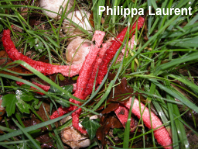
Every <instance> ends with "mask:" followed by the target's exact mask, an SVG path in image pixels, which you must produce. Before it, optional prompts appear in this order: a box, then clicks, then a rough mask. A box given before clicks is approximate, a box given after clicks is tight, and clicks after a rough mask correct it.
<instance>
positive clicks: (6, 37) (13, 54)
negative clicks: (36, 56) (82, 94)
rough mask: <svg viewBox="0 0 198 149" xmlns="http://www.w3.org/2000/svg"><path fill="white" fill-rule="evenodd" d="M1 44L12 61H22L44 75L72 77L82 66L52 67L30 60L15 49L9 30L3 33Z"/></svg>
mask: <svg viewBox="0 0 198 149" xmlns="http://www.w3.org/2000/svg"><path fill="white" fill-rule="evenodd" d="M2 42H3V46H4V49H5V51H6V52H7V54H8V56H9V57H10V58H11V59H12V60H13V61H15V60H22V61H24V62H26V63H28V64H29V65H30V66H32V67H33V68H35V69H36V70H37V71H40V72H41V73H43V74H46V75H51V74H54V73H62V74H63V75H64V76H70V77H72V76H75V75H77V74H78V73H79V71H80V69H81V66H82V64H79V65H71V66H62V65H52V64H48V63H44V62H40V61H35V60H32V59H30V58H29V57H27V56H25V55H23V54H21V53H19V51H18V50H17V49H16V48H15V45H14V43H13V42H12V40H11V38H10V30H4V31H3V37H2Z"/></svg>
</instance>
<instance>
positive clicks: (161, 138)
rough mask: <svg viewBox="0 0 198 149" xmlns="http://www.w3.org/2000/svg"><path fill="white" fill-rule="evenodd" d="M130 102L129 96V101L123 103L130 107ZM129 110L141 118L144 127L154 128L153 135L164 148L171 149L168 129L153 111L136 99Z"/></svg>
mask: <svg viewBox="0 0 198 149" xmlns="http://www.w3.org/2000/svg"><path fill="white" fill-rule="evenodd" d="M131 102H132V98H130V99H129V101H128V102H127V103H126V104H125V106H126V107H127V108H128V109H130V107H131ZM140 109H141V112H140ZM131 112H132V113H133V114H134V115H135V116H137V117H138V118H139V119H140V118H142V119H143V122H144V124H145V125H146V127H148V128H149V129H156V130H154V136H155V138H156V140H157V142H158V143H159V144H160V145H162V146H163V147H164V148H165V149H172V140H171V137H170V136H169V133H168V131H167V130H166V128H165V127H164V126H163V124H162V122H161V120H160V119H159V118H158V117H157V116H156V115H155V114H154V113H153V112H151V111H149V109H148V108H147V107H145V105H144V104H142V103H140V102H139V101H138V100H137V99H135V100H134V103H133V107H132V111H131ZM150 114H151V117H150ZM150 119H151V121H150ZM151 122H152V125H151Z"/></svg>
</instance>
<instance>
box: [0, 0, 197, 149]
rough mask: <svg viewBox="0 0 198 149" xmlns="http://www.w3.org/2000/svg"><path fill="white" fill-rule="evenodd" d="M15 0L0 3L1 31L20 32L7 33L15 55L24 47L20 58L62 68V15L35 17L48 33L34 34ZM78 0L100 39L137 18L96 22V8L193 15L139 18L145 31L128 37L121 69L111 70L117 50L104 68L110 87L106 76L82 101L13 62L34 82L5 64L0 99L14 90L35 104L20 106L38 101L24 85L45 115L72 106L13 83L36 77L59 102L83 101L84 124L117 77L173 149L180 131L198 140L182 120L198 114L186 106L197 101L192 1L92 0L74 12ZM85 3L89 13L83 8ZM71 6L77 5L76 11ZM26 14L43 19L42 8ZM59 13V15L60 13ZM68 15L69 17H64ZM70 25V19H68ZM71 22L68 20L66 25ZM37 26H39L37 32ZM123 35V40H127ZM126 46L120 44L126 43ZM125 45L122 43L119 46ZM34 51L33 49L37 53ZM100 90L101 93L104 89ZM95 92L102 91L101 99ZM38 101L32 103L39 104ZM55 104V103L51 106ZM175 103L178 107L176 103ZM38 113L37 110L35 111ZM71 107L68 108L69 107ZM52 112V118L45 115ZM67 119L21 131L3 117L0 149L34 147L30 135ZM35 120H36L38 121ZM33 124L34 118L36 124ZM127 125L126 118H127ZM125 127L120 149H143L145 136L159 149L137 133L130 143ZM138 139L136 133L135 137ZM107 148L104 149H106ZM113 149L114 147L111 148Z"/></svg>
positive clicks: (182, 142) (183, 140)
mask: <svg viewBox="0 0 198 149" xmlns="http://www.w3.org/2000/svg"><path fill="white" fill-rule="evenodd" d="M14 1H16V0H3V1H1V2H0V5H1V9H0V32H2V30H3V29H7V28H9V29H11V25H15V26H16V27H18V28H20V29H21V30H22V32H14V31H13V30H12V29H11V30H12V40H13V41H14V43H15V45H16V48H17V49H21V48H23V49H24V50H23V53H24V54H26V53H27V52H28V51H33V52H34V53H35V56H34V59H35V60H38V59H39V58H40V57H41V56H42V55H45V56H46V57H47V58H48V59H49V63H53V64H54V63H56V64H64V65H66V64H67V63H66V61H65V55H64V52H65V50H64V49H65V47H66V46H67V44H68V43H67V41H68V38H69V37H67V36H65V37H63V36H61V28H62V23H63V21H64V19H67V18H66V17H67V14H68V13H65V15H60V16H61V17H60V19H59V20H56V19H51V18H48V17H46V18H44V17H43V18H42V19H40V20H41V21H43V22H42V24H43V25H46V26H49V27H48V28H47V29H45V30H42V29H40V28H39V29H37V28H33V27H32V26H31V25H30V17H29V16H27V17H25V18H24V17H23V16H22V15H21V13H20V8H22V7H24V5H22V4H23V3H22V1H21V3H18V4H17V5H14V4H13V2H14ZM80 3H82V2H80V1H75V5H74V6H73V8H72V9H74V7H76V8H77V7H78V8H80V7H82V6H83V7H84V9H86V10H87V11H92V12H93V21H94V28H93V32H94V31H95V30H102V31H105V32H106V37H116V35H117V34H118V33H119V31H120V30H121V29H122V28H124V27H126V26H128V25H129V24H133V22H135V20H136V19H137V17H138V16H135V17H134V18H131V17H130V16H127V17H126V18H124V17H123V16H121V15H120V16H117V15H112V16H111V15H109V16H107V15H106V14H105V13H103V14H102V15H98V11H99V10H98V7H99V6H107V5H109V6H110V7H114V6H123V8H126V7H128V8H144V10H145V12H146V11H147V10H148V7H149V6H152V7H153V8H156V7H159V8H171V7H175V8H188V7H189V6H191V7H192V15H191V16H190V15H183V16H181V15H178V16H176V15H172V16H157V15H156V16H151V15H146V14H145V16H144V17H145V20H146V21H145V24H144V26H145V27H146V29H145V28H142V29H140V31H137V30H136V34H135V36H136V37H135V38H136V40H137V42H138V44H137V45H135V46H134V48H133V49H130V48H129V47H128V46H127V50H128V51H129V56H127V57H125V58H124V59H123V60H122V61H121V62H120V63H115V61H116V59H117V57H118V55H119V54H120V52H121V48H120V49H119V50H118V52H117V53H116V55H115V56H114V59H113V60H112V63H111V65H110V66H109V69H108V72H115V73H116V76H115V78H114V79H113V80H111V81H109V80H108V79H107V78H108V73H107V75H106V76H105V77H104V79H103V81H102V83H101V84H100V85H99V87H98V88H97V89H96V91H94V90H93V92H92V94H91V95H90V97H89V98H88V99H87V100H86V101H82V100H81V99H78V98H76V97H75V96H73V95H72V94H71V93H70V92H68V91H67V90H64V89H63V88H61V87H60V86H59V85H58V84H56V83H54V82H53V81H52V80H50V79H49V78H48V77H46V76H45V75H43V74H41V73H40V72H38V71H36V70H35V69H33V68H32V67H31V66H29V65H28V64H26V63H24V62H21V61H16V62H14V63H12V64H17V65H18V64H21V65H23V66H24V67H25V68H27V69H28V70H30V71H31V72H33V75H27V74H23V73H17V72H14V71H11V70H9V69H8V68H10V67H12V65H11V64H9V65H7V66H3V65H2V66H0V70H1V71H2V70H4V71H6V72H9V73H10V74H9V75H7V74H4V73H1V72H0V79H1V80H0V84H1V95H2V96H3V95H6V94H10V93H14V92H15V91H16V90H17V89H21V90H25V89H27V90H29V91H30V92H31V94H32V95H33V96H34V97H35V99H33V101H31V103H30V102H27V103H28V104H33V103H34V102H35V103H37V102H38V99H39V98H41V97H40V96H38V95H36V94H34V93H33V91H32V90H30V89H29V88H28V87H27V86H33V87H35V88H36V89H38V90H39V92H42V93H45V94H46V95H45V96H43V97H42V98H43V99H42V100H45V98H50V99H51V102H52V103H51V110H52V109H56V108H57V107H58V105H57V104H58V103H62V104H65V105H66V104H73V103H70V102H69V101H68V100H65V99H64V98H63V97H60V96H57V95H56V94H53V93H49V92H45V91H43V90H42V89H41V88H39V87H37V86H36V85H34V84H32V83H30V82H29V81H26V80H24V79H21V78H18V77H16V76H15V75H18V76H26V77H33V76H34V77H35V76H36V77H38V78H40V79H42V80H44V81H46V82H48V83H49V84H50V85H52V86H54V87H56V88H57V89H58V90H60V91H61V92H63V93H64V94H65V96H67V97H69V98H73V99H75V100H78V101H80V102H82V105H81V106H78V107H79V108H82V109H83V113H82V115H81V120H83V118H84V117H86V115H98V114H100V113H99V112H98V111H96V110H97V109H98V108H99V107H100V106H102V105H103V104H106V99H107V98H108V96H109V93H110V92H111V90H112V89H113V88H114V87H115V86H116V85H117V84H116V81H117V80H120V79H122V78H124V77H125V78H126V79H127V81H128V85H129V86H130V87H132V88H133V89H134V91H137V92H139V93H142V95H143V96H144V97H145V99H146V101H147V104H146V105H147V107H148V108H149V109H151V103H152V105H153V106H154V108H155V110H156V111H157V113H158V114H159V117H160V119H161V120H162V122H163V125H164V126H165V127H166V129H167V130H170V131H171V133H172V140H173V146H174V148H176V149H180V148H184V149H188V148H191V144H190V143H189V142H188V140H187V135H186V133H187V132H186V129H185V128H186V127H187V128H188V129H190V130H191V131H192V132H193V133H194V134H196V135H198V131H197V126H196V123H195V120H194V125H189V124H188V123H186V122H185V120H184V119H183V117H182V116H183V115H184V114H185V113H186V112H187V111H188V110H194V111H195V112H196V113H198V106H197V105H196V104H195V103H193V102H192V100H190V99H189V98H188V97H191V98H193V99H196V100H197V99H198V86H197V85H196V84H195V81H196V80H197V77H198V76H197V75H198V74H194V73H193V71H192V70H194V69H195V70H196V69H197V62H198V52H197V48H198V46H197V45H198V44H197V39H198V27H197V25H198V23H197V20H198V13H197V11H198V8H197V6H198V2H196V1H195V0H194V1H193V0H192V1H191V3H190V2H189V1H188V0H187V1H176V0H171V1H168V0H164V1H158V2H156V1H154V0H147V1H143V0H141V1H137V0H134V1H131V0H126V1H125V0H106V1H105V0H98V1H96V0H93V1H92V2H88V4H86V3H85V4H83V5H79V4H80ZM89 4H90V5H91V6H89ZM77 5H78V6H77ZM26 8H28V13H29V14H31V13H33V12H34V13H36V14H38V15H44V14H43V13H42V11H41V10H42V8H39V7H37V6H36V4H35V3H33V4H28V5H27V6H26ZM64 11H65V10H64ZM71 11H72V10H71ZM102 18H104V20H105V21H104V23H103V24H102V23H101V20H102ZM68 20H69V19H68ZM69 21H71V20H69ZM71 23H72V24H73V25H74V26H76V28H78V29H79V30H81V31H82V36H83V37H85V38H87V39H91V38H92V35H93V33H90V32H88V31H86V30H84V29H82V28H81V27H79V26H78V24H75V23H73V22H71ZM42 24H41V25H42ZM127 34H128V33H127ZM144 36H147V39H148V40H144V38H143V37H144ZM128 40H129V39H128V38H126V41H128ZM125 44H126V42H124V43H123V46H124V45H125ZM35 45H39V48H37V47H36V46H35ZM0 49H1V50H3V46H0ZM182 70H185V71H186V72H188V73H187V74H184V73H181V71H182ZM15 81H20V82H23V83H25V84H26V85H27V86H26V87H27V88H25V87H18V86H17V85H16V84H15ZM173 85H175V86H177V87H178V88H180V90H182V91H183V92H185V94H188V96H184V94H182V92H180V90H177V89H176V88H175V87H174V86H173ZM104 86H105V88H103V87H104ZM101 89H103V90H102V92H101ZM38 97H39V98H38ZM99 97H101V99H100V101H97V102H95V99H96V98H99ZM55 99H56V100H55ZM175 99H177V101H176V100H175ZM91 101H92V102H93V106H88V103H89V102H91ZM35 105H37V106H39V104H38V103H37V104H35ZM73 105H75V104H73ZM178 105H180V106H181V105H182V106H183V107H185V110H184V111H180V109H179V108H178ZM36 110H37V109H36V108H35V107H32V108H31V109H30V111H31V113H34V114H35V113H36V112H35V111H36ZM16 112H17V113H20V114H22V115H23V114H24V113H21V112H20V110H19V109H18V108H17V107H16ZM51 112H52V111H51ZM71 113H72V112H70V113H68V114H66V115H64V116H62V117H60V118H56V119H54V120H48V121H45V122H44V121H43V122H42V123H40V124H36V125H34V126H29V127H26V128H25V127H24V126H23V123H22V119H21V118H20V117H19V116H17V114H13V115H12V116H10V117H9V118H8V117H6V115H4V121H5V122H4V123H5V126H0V129H1V130H2V131H4V134H3V135H1V136H0V141H1V142H0V146H3V147H5V148H17V147H18V148H20V147H21V145H23V144H28V147H27V148H41V146H40V144H39V142H38V141H36V140H35V137H34V135H33V134H34V133H30V132H34V131H37V129H39V128H41V127H43V126H45V127H47V126H48V125H49V124H51V125H52V126H54V125H53V124H54V123H55V122H57V121H59V120H61V119H62V118H64V117H66V116H68V115H71ZM37 117H38V118H39V115H37ZM7 119H9V121H12V122H14V123H15V125H16V126H17V128H19V129H18V130H12V129H10V128H9V125H8V124H7ZM39 119H40V118H39ZM129 120H130V117H129ZM142 123H143V121H142V120H140V121H139V124H140V125H141V124H142ZM129 124H130V123H129V121H128V123H127V125H126V129H125V131H124V140H123V142H121V143H119V145H120V146H122V147H123V148H129V147H131V146H133V145H135V139H138V138H142V141H143V146H142V148H145V147H146V142H147V140H146V135H147V134H148V135H149V136H150V140H152V144H153V146H154V147H158V146H159V145H158V144H157V143H156V141H155V138H154V135H153V130H148V131H147V130H145V129H144V128H142V133H141V134H140V135H139V134H138V133H135V136H134V137H133V138H131V137H130V133H129V129H130V128H129ZM52 128H53V129H52V130H50V132H49V133H50V134H51V133H54V134H55V136H53V138H55V139H54V142H53V143H54V146H56V147H57V148H62V147H63V145H64V144H63V143H62V142H61V138H60V135H59V132H60V129H62V127H59V128H55V127H52ZM135 132H137V130H136V131H135ZM16 136H20V138H21V139H20V140H19V139H16ZM107 138H108V139H109V140H110V141H111V142H113V144H114V145H117V144H116V143H115V142H114V141H113V140H114V139H113V138H112V137H111V136H107ZM98 144H100V142H99V141H96V140H95V142H93V146H94V145H98ZM108 147H109V146H108V145H107V147H106V148H108ZM113 148H118V147H115V146H114V147H113Z"/></svg>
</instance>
